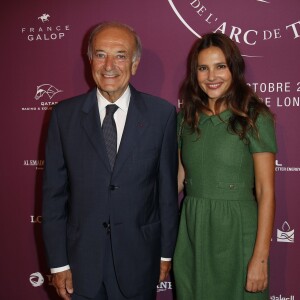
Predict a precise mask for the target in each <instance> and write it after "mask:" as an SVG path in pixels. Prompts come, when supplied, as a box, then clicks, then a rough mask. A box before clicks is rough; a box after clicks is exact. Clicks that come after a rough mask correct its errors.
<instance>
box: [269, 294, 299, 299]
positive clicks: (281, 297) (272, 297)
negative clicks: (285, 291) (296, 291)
mask: <svg viewBox="0 0 300 300" xmlns="http://www.w3.org/2000/svg"><path fill="white" fill-rule="evenodd" d="M270 300H295V296H294V295H291V296H289V297H284V296H282V295H279V296H274V295H273V296H271V297H270Z"/></svg>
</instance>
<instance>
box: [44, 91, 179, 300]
mask: <svg viewBox="0 0 300 300" xmlns="http://www.w3.org/2000/svg"><path fill="white" fill-rule="evenodd" d="M130 89H131V99H130V104H129V109H128V114H127V119H126V124H125V128H124V132H123V136H122V140H121V144H120V147H119V151H118V154H117V158H116V162H115V166H114V170H113V172H111V170H110V166H109V161H108V157H107V153H106V148H105V144H104V140H103V135H102V130H101V124H100V117H99V110H98V104H97V98H96V89H94V90H92V91H91V92H89V93H88V94H85V95H81V96H78V97H74V98H72V99H69V100H66V101H62V102H60V103H59V104H57V105H56V106H55V107H54V108H53V111H52V116H51V120H50V125H49V131H48V139H47V145H46V161H45V170H44V184H43V235H44V240H45V245H46V252H47V256H48V261H49V265H50V267H51V268H55V267H61V266H64V265H68V264H69V265H70V267H71V271H72V275H73V284H74V289H75V291H76V293H78V294H81V295H85V296H89V297H94V296H95V294H96V293H97V291H98V289H99V288H100V284H101V280H102V274H103V267H102V265H103V257H104V250H105V240H106V239H107V232H106V230H105V228H104V226H103V223H104V222H107V221H108V220H109V219H110V223H111V243H112V251H113V258H114V264H115V270H116V275H117V279H118V282H119V285H120V288H121V290H122V291H123V293H124V294H125V295H126V296H128V297H129V296H130V297H132V296H134V295H136V294H138V293H139V292H140V291H145V290H147V289H153V288H155V286H156V284H157V283H158V278H159V267H160V258H161V257H172V256H173V251H174V246H175V242H176V236H177V225H178V224H177V222H178V205H177V169H178V166H177V138H176V110H175V107H174V106H173V105H171V104H170V103H168V102H167V101H164V100H162V99H160V98H157V97H154V96H150V95H147V94H144V93H141V92H138V91H137V90H135V89H134V88H133V87H132V86H130Z"/></svg>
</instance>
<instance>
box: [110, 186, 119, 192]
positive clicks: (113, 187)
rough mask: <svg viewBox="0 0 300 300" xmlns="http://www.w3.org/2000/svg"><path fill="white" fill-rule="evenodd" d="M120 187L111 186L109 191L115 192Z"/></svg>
mask: <svg viewBox="0 0 300 300" xmlns="http://www.w3.org/2000/svg"><path fill="white" fill-rule="evenodd" d="M118 188H119V187H118V186H117V185H113V184H111V185H110V186H109V189H110V190H111V191H114V190H117V189H118Z"/></svg>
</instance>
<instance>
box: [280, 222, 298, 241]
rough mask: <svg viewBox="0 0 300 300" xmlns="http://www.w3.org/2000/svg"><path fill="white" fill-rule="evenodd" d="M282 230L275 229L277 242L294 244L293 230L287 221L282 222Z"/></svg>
mask: <svg viewBox="0 0 300 300" xmlns="http://www.w3.org/2000/svg"><path fill="white" fill-rule="evenodd" d="M281 229H282V230H280V229H277V242H282V243H294V231H295V230H294V229H292V230H291V227H290V225H289V223H288V222H287V221H284V222H283V224H282V227H281Z"/></svg>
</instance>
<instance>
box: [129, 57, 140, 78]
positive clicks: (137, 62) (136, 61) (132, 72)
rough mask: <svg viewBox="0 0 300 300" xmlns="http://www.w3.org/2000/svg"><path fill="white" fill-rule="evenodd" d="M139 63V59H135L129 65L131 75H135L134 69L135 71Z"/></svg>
mask: <svg viewBox="0 0 300 300" xmlns="http://www.w3.org/2000/svg"><path fill="white" fill-rule="evenodd" d="M139 63H140V59H136V60H135V61H134V62H133V64H132V66H131V74H132V75H135V74H136V71H137V68H138V66H139Z"/></svg>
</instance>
